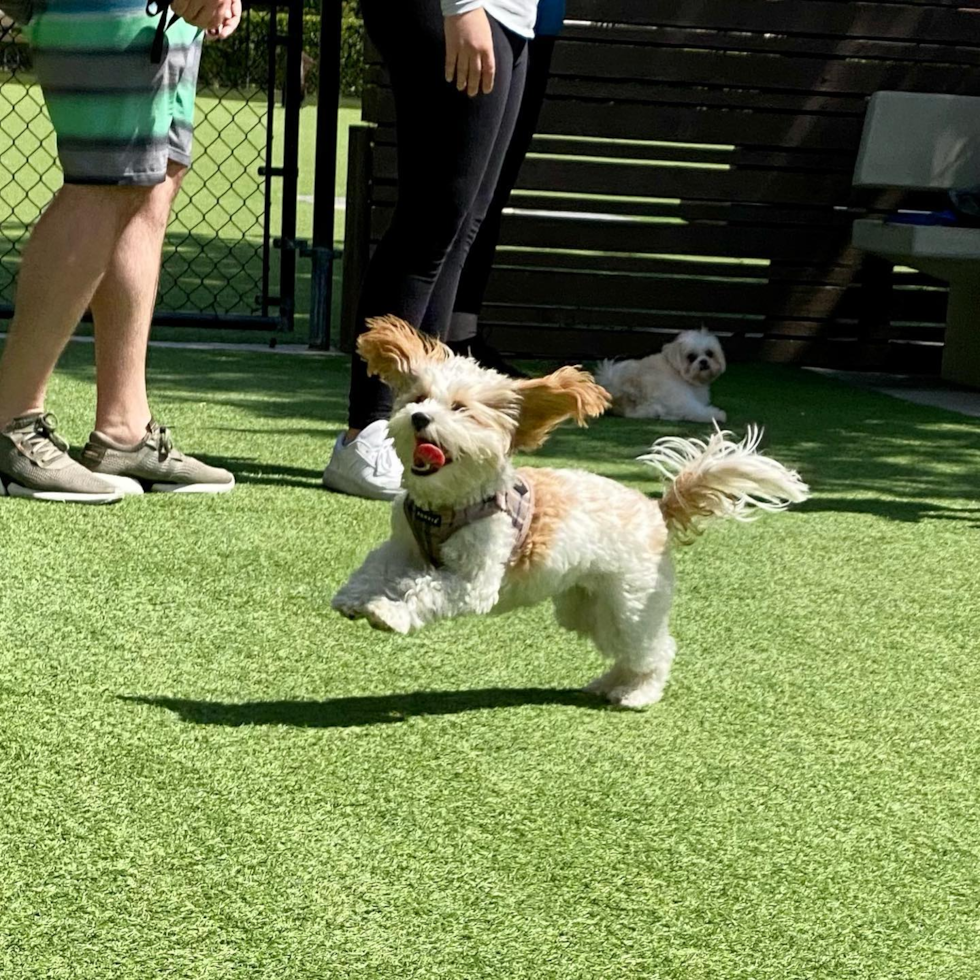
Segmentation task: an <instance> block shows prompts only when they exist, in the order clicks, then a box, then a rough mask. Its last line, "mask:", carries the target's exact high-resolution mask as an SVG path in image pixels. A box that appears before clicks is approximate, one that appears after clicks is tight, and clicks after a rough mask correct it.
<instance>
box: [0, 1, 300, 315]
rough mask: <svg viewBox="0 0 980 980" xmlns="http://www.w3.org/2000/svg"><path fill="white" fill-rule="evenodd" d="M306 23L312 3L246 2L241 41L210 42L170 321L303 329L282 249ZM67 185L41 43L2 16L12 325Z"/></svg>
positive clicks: (289, 223)
mask: <svg viewBox="0 0 980 980" xmlns="http://www.w3.org/2000/svg"><path fill="white" fill-rule="evenodd" d="M0 7H2V0H0ZM301 18H302V0H290V2H284V3H282V2H281V3H258V2H251V3H250V2H246V3H245V11H244V16H243V19H242V23H241V26H240V28H239V29H238V30H237V31H236V32H235V34H233V35H232V37H231V38H229V39H227V40H225V41H222V42H215V43H211V42H206V43H205V48H204V53H203V57H202V61H201V74H200V82H199V86H198V98H197V109H196V117H195V138H194V165H193V167H192V169H191V171H190V172H189V173H188V175H187V177H186V179H185V181H184V184H183V188H182V191H181V193H180V195H179V196H178V198H177V202H176V205H175V209H174V214H173V218H172V220H171V222H170V226H169V228H168V231H167V237H166V242H165V245H164V253H163V264H162V270H161V278H160V290H159V296H158V301H157V315H156V321H157V322H159V323H173V324H179V323H183V322H192V323H195V324H198V325H208V324H211V325H223V326H224V325H227V326H234V327H238V328H250V327H254V328H261V329H272V328H278V329H280V330H289V329H291V327H292V315H293V295H294V282H293V279H294V267H295V262H294V261H293V257H292V256H288V257H287V259H288V261H286V262H283V260H282V256H281V255H280V253H279V252H278V251H277V249H276V248H275V240H276V239H277V238H279V237H280V236H284V237H286V238H287V239H288V238H291V237H292V236H293V235H294V231H291V230H290V228H291V227H293V228H294V227H295V220H296V190H295V172H296V168H297V160H296V159H295V157H296V155H297V153H298V119H299V116H298V105H297V106H296V107H295V109H294V110H293V111H292V112H291V111H290V109H289V108H288V107H285V108H284V107H283V103H284V101H285V97H286V96H285V94H284V93H287V90H288V92H289V93H291V96H290V97H291V98H301V97H302V95H301V89H302V78H301V77H300V78H298V79H297V80H293V81H291V83H290V84H288V85H287V84H286V79H287V77H288V76H289V74H290V73H292V74H293V75H294V76H301V75H302V74H303V71H304V70H305V66H306V62H307V60H308V59H305V58H304V59H302V63H301V60H300V59H301V58H302V40H301V38H302V24H301ZM154 23H155V22H154ZM291 37H292V40H290V38H291ZM287 66H288V67H287ZM290 127H291V128H292V130H295V132H292V133H291V132H290ZM290 137H291V138H290ZM286 155H292V157H293V159H292V160H287V159H286ZM290 174H292V175H293V176H292V179H290ZM60 185H61V170H60V167H59V166H58V162H57V148H56V143H55V136H54V132H53V130H52V127H51V122H50V119H49V117H48V114H47V112H46V110H45V107H44V99H43V97H42V94H41V89H40V87H39V85H38V84H37V82H36V80H35V78H34V74H33V70H32V61H31V51H30V46H29V44H28V43H27V38H26V36H25V32H24V31H22V30H20V29H19V28H18V27H17V26H16V25H14V24H13V22H12V21H11V20H10V18H8V17H5V16H2V15H0V316H9V314H10V311H11V308H12V304H13V292H14V283H15V278H16V272H17V267H18V264H19V261H20V255H21V252H22V250H23V247H24V245H25V243H26V241H27V238H28V236H29V234H30V230H31V227H32V226H33V224H34V223H35V222H36V221H37V219H38V217H39V216H40V214H41V212H42V210H43V209H44V207H45V206H46V205H47V204H48V202H49V201H50V200H51V197H52V195H53V194H54V192H55V191H56V190H57V189H58V188H59V187H60ZM284 189H285V193H284Z"/></svg>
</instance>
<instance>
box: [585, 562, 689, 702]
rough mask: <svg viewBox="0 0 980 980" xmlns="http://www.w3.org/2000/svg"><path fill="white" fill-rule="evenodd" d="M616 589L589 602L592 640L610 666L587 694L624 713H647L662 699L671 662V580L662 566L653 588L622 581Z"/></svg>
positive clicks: (602, 592)
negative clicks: (632, 710) (634, 710)
mask: <svg viewBox="0 0 980 980" xmlns="http://www.w3.org/2000/svg"><path fill="white" fill-rule="evenodd" d="M618 585H619V587H618V588H616V587H615V586H613V587H612V588H605V589H603V590H602V591H601V592H599V593H597V594H595V595H594V597H593V606H592V609H591V617H592V632H591V634H590V635H591V636H592V639H593V641H594V642H595V644H596V646H597V647H598V648H599V650H600V652H602V653H603V654H605V655H606V656H607V657H611V658H612V659H613V661H614V663H613V666H612V667H611V668H610V669H609V670H608V671H606V673H605V674H603V675H602V676H600V677H597V678H596V679H595V680H594V681H592V683H591V684H589V685H588V687H586V690H587V691H590V692H591V693H593V694H600V695H602V696H603V697H605V698H607V699H608V700H609V701H611V702H612V703H613V704H616V705H619V706H621V707H624V708H645V707H647V706H648V705H651V704H655V703H656V702H657V701H659V700H660V698H661V697H662V696H663V692H664V687H665V686H666V684H667V679H668V677H669V676H670V666H671V664H672V663H673V660H674V651H675V643H674V640H673V637H671V635H670V632H669V629H668V618H669V615H670V603H671V592H672V585H673V576H672V573H671V571H670V569H669V566H666V565H665V566H664V568H663V570H662V573H661V574H660V575H659V576H658V581H657V583H656V587H655V588H651V587H650V584H649V582H642V583H641V582H637V583H630V582H629V581H623V580H622V579H620V580H619V582H618ZM644 586H645V587H644Z"/></svg>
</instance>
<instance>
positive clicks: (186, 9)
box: [170, 0, 242, 37]
mask: <svg viewBox="0 0 980 980" xmlns="http://www.w3.org/2000/svg"><path fill="white" fill-rule="evenodd" d="M236 6H237V7H238V17H237V19H236V17H235V12H234V8H235V7H236ZM170 11H171V13H174V14H177V16H179V17H182V18H183V19H184V20H186V21H187V23H188V24H192V25H193V26H194V27H199V28H201V30H205V31H207V32H208V33H209V34H212V35H213V36H214V37H218V36H219V35H218V33H217V32H218V31H222V30H224V28H225V24H227V23H229V22H232V24H233V26H232V27H231V30H229V31H227V33H226V34H224V35H221V36H224V37H227V36H228V34H230V33H231V32H232V31H233V30H234V29H235V27H237V26H238V21H239V20H241V16H242V12H241V2H240V0H237V2H236V0H172V2H171V4H170Z"/></svg>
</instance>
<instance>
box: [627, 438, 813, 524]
mask: <svg viewBox="0 0 980 980" xmlns="http://www.w3.org/2000/svg"><path fill="white" fill-rule="evenodd" d="M715 429H716V430H715V432H714V434H713V435H712V436H711V438H710V439H708V441H707V442H704V441H702V440H701V439H681V438H679V437H677V436H667V437H666V438H664V439H658V440H657V441H656V442H655V443H654V444H653V447H652V448H651V450H650V452H649V453H647V454H646V455H645V456H641V457H640V459H641V460H642V461H643V462H644V463H647V464H648V465H650V466H652V467H653V468H654V469H655V470H657V472H658V473H660V475H661V476H662V477H663V479H664V481H665V483H666V487H665V489H664V495H663V497H661V498H660V501H659V504H660V511H661V513H662V514H663V516H664V520H665V521H666V522H667V528H668V530H669V531H670V532H671V536H672V537H674V538H676V539H677V540H679V541H681V542H684V543H690V542H691V541H693V540H694V538H695V537H697V536H698V535H699V534H700V533H701V532H702V531H703V530H704V525H705V524H706V523H708V522H710V521H712V520H715V519H718V518H723V517H732V518H734V519H735V520H737V521H749V520H752V519H753V518H754V517H757V516H758V514H759V511H764V510H770V511H773V510H785V509H786V508H787V507H788V506H789V505H790V504H791V503H800V502H801V501H803V500H806V498H807V497H808V496H809V488H808V487H807V485H806V484H805V483H804V482H803V481H802V480H801V479H800V477H799V475H798V474H797V473H796V472H794V471H793V470H788V469H787V468H786V467H785V466H783V464H782V463H779V462H777V461H776V460H774V459H770V458H769V457H768V456H763V455H762V453H760V452H759V451H758V448H759V441H760V439H761V438H762V430H761V429H759V428H757V427H756V426H749V428H748V430H747V432H746V435H745V438H744V439H743V440H742V441H741V442H735V440H734V438H733V436H732V433H731V432H725V431H722V430H721V429H719V428H717V426H716V427H715Z"/></svg>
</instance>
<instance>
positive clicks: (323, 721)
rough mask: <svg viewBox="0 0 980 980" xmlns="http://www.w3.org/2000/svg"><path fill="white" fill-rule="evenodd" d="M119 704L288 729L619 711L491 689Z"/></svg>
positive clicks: (543, 692) (543, 691) (572, 696)
mask: <svg viewBox="0 0 980 980" xmlns="http://www.w3.org/2000/svg"><path fill="white" fill-rule="evenodd" d="M119 700H121V701H128V702H129V703H131V704H145V705H150V706H151V707H154V708H166V709H167V710H168V711H173V712H174V713H175V714H177V715H179V716H180V718H181V720H183V721H187V722H192V723H193V724H196V725H224V726H226V727H231V728H235V727H240V726H243V725H287V726H290V727H292V728H354V727H357V726H361V725H391V724H396V723H398V722H402V721H408V720H409V719H410V718H413V717H417V716H424V715H457V714H463V713H464V712H467V711H486V710H491V709H497V708H520V707H525V706H529V705H565V706H567V707H574V708H587V709H591V710H593V711H596V710H598V711H610V710H614V709H613V708H612V707H611V706H610V705H609V704H608V703H607V702H605V701H603V700H601V699H599V698H597V697H595V696H594V695H591V694H586V693H585V692H584V691H579V690H575V689H574V688H566V689H552V688H543V687H527V688H502V687H488V688H479V689H476V690H471V691H411V692H408V693H405V694H378V695H366V696H363V697H348V698H330V699H329V700H326V701H243V702H240V703H236V702H225V701H192V700H189V699H186V698H169V697H148V696H133V695H120V696H119Z"/></svg>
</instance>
